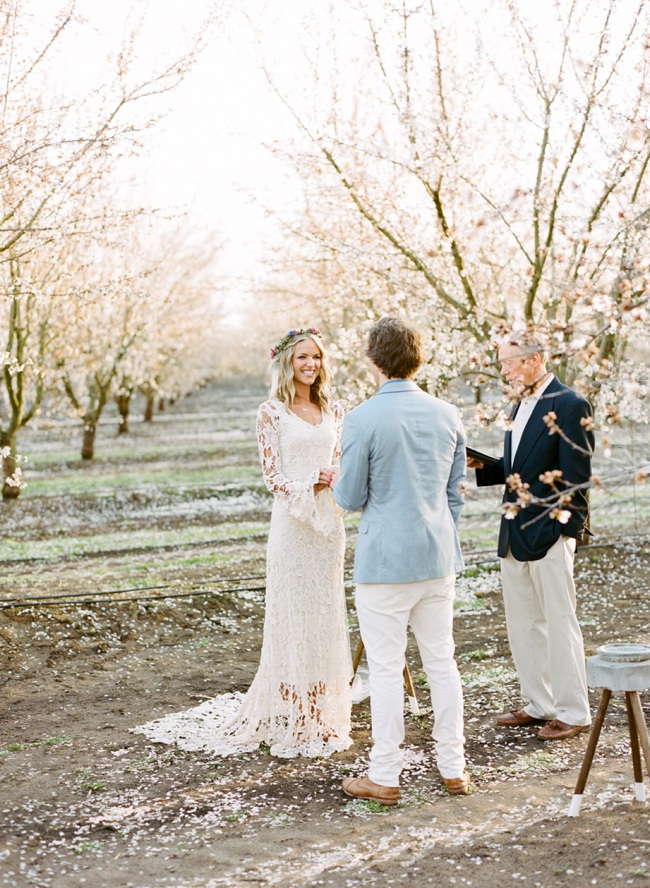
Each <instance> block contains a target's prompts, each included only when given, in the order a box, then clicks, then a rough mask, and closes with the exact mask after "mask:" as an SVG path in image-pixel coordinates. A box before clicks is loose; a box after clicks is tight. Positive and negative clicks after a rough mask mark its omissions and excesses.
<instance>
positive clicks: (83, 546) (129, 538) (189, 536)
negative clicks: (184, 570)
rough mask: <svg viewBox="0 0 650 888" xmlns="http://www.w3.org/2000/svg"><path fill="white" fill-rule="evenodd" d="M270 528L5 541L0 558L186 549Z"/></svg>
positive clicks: (234, 525)
mask: <svg viewBox="0 0 650 888" xmlns="http://www.w3.org/2000/svg"><path fill="white" fill-rule="evenodd" d="M268 527H269V525H268V522H266V521H264V522H262V521H238V522H224V523H223V524H218V525H217V526H216V527H187V528H180V529H179V528H175V529H173V530H156V529H154V530H149V529H147V530H132V531H127V532H124V531H119V532H117V533H101V534H94V535H89V536H77V537H75V536H70V537H65V538H62V537H55V538H54V539H47V540H11V539H4V540H3V541H2V542H1V543H0V557H1V558H2V560H4V561H16V560H20V559H24V558H28V559H29V558H38V559H39V560H46V561H50V560H51V561H56V560H57V559H59V558H75V557H78V556H80V555H86V554H95V553H101V552H107V551H120V550H121V549H143V550H146V549H151V548H155V547H158V546H183V545H192V543H205V542H214V543H221V542H225V541H228V540H241V539H246V538H247V537H251V536H259V535H260V534H264V533H267V532H268ZM205 557H209V556H205ZM179 563H183V562H182V561H180V562H179ZM197 563H198V562H197ZM201 563H203V562H201ZM143 564H144V565H145V568H144V569H148V568H149V567H160V562H159V561H158V562H155V561H147V562H143ZM130 569H133V568H132V567H131V568H130Z"/></svg>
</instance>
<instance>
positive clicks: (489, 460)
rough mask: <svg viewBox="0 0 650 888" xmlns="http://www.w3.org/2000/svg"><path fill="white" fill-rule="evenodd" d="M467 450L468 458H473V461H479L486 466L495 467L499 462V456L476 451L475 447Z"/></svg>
mask: <svg viewBox="0 0 650 888" xmlns="http://www.w3.org/2000/svg"><path fill="white" fill-rule="evenodd" d="M465 449H466V450H467V455H468V456H471V457H472V459H477V460H479V461H480V462H482V463H483V465H484V466H493V465H495V464H496V463H497V462H498V461H499V458H498V457H497V456H489V454H487V453H482V452H481V451H480V450H474V448H473V447H466V448H465Z"/></svg>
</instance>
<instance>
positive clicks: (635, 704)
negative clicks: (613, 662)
mask: <svg viewBox="0 0 650 888" xmlns="http://www.w3.org/2000/svg"><path fill="white" fill-rule="evenodd" d="M630 706H631V707H632V711H633V712H634V720H635V722H636V730H637V734H638V735H639V742H640V743H641V749H642V750H643V755H644V757H645V766H646V768H647V771H648V773H649V774H650V737H648V728H647V726H646V723H645V719H644V717H643V708H642V706H641V697H639V692H638V691H630Z"/></svg>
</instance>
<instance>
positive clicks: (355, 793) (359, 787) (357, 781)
mask: <svg viewBox="0 0 650 888" xmlns="http://www.w3.org/2000/svg"><path fill="white" fill-rule="evenodd" d="M342 786H343V792H344V793H345V794H346V795H349V796H352V798H353V799H365V800H366V801H369V802H379V804H380V805H396V804H397V800H398V798H399V786H380V785H379V783H373V781H372V780H371V779H370V777H346V778H345V780H344V781H343V783H342Z"/></svg>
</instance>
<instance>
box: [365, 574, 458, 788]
mask: <svg viewBox="0 0 650 888" xmlns="http://www.w3.org/2000/svg"><path fill="white" fill-rule="evenodd" d="M455 584H456V578H455V577H454V576H453V575H452V576H449V577H442V578H438V579H432V580H422V581H421V582H417V583H399V584H398V583H390V584H379V583H360V584H359V585H357V587H356V595H355V602H356V608H357V615H358V618H359V629H360V632H361V638H362V639H363V643H364V645H365V648H366V656H367V658H368V667H369V671H370V708H371V713H372V739H373V747H372V750H371V752H370V769H369V771H368V776H369V777H370V779H371V780H373V781H374V782H375V783H379V784H380V785H382V786H398V785H399V776H400V773H401V771H402V766H403V760H402V754H401V752H400V746H401V744H402V743H403V741H404V679H403V671H404V664H405V656H406V629H407V626H408V625H409V624H410V626H411V629H412V630H413V634H414V635H415V639H416V641H417V644H418V648H419V650H420V657H421V658H422V666H423V668H424V671H425V673H426V676H427V679H428V681H429V686H430V688H431V705H432V706H433V713H434V718H435V721H434V725H433V730H432V732H431V736H432V737H433V739H434V741H435V744H436V757H437V764H438V769H439V771H440V773H441V774H442V776H443V777H447V778H454V777H460V776H461V775H462V773H463V769H464V768H465V756H464V753H463V745H464V743H465V738H464V736H463V692H462V688H461V683H460V675H459V673H458V667H457V666H456V661H455V660H454V640H453V635H452V622H453V603H454V590H455Z"/></svg>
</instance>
